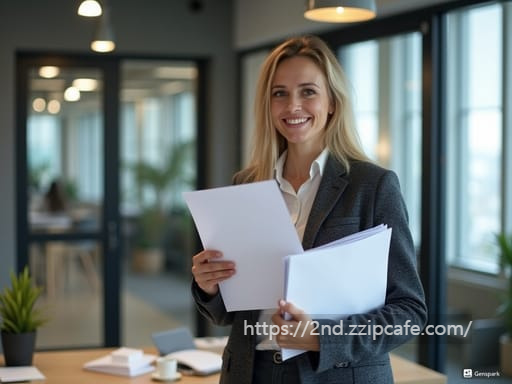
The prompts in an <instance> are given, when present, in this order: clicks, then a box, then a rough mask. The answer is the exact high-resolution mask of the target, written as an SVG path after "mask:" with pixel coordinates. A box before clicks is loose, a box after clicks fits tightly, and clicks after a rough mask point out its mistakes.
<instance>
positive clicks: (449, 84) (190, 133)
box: [0, 0, 512, 383]
mask: <svg viewBox="0 0 512 384" xmlns="http://www.w3.org/2000/svg"><path fill="white" fill-rule="evenodd" d="M78 3H79V2H78V1H76V2H75V1H69V0H46V1H40V2H34V1H30V0H23V1H17V2H7V1H2V2H0V15H1V16H2V17H3V21H2V23H1V24H0V52H1V53H2V54H1V55H0V90H1V91H0V92H1V94H2V103H0V136H1V140H0V163H1V164H2V166H1V167H0V175H1V179H2V182H1V183H0V192H1V196H2V197H3V199H2V200H1V201H0V207H1V209H0V212H2V214H1V215H0V243H1V244H2V252H1V253H0V258H1V265H2V268H1V269H0V285H1V286H4V285H5V284H7V282H8V274H9V271H10V270H13V269H15V268H20V267H21V266H23V265H25V264H29V265H30V266H31V268H32V271H33V273H34V276H35V277H36V280H37V282H38V283H39V284H41V285H42V286H43V287H44V289H45V290H44V295H43V298H42V299H43V300H42V304H43V305H45V306H46V308H48V309H49V311H50V313H51V322H50V323H49V324H48V325H46V326H45V327H43V328H41V329H40V331H39V334H38V345H37V346H38V348H39V349H55V348H75V347H94V346H101V345H130V346H141V345H147V344H150V343H151V339H150V335H151V333H152V332H156V331H161V330H165V329H169V328H174V327H178V326H183V325H185V326H188V327H190V329H191V330H192V331H193V332H194V333H195V334H197V335H203V334H224V333H225V330H223V329H218V328H214V327H211V326H208V325H207V324H206V323H205V322H204V321H202V320H201V319H200V318H199V317H198V316H197V314H196V312H195V309H194V307H193V303H192V299H191V297H190V293H189V284H190V272H189V270H190V256H191V255H192V254H194V253H195V251H196V250H197V249H199V248H200V245H199V244H198V239H197V237H196V234H195V231H194V228H193V224H192V222H191V220H190V217H189V216H188V213H187V210H186V208H185V207H184V204H183V201H182V199H181V192H182V191H184V190H190V189H197V188H207V187H215V186H221V185H227V184H229V183H230V181H231V175H232V174H233V172H234V171H236V170H237V169H238V168H239V167H241V166H242V165H243V164H244V163H245V161H246V159H247V153H248V139H249V132H250V130H251V129H252V121H253V119H252V102H253V94H254V87H255V82H256V78H257V74H258V70H259V65H260V64H261V62H262V60H263V59H264V57H265V54H266V53H267V52H268V51H269V50H270V49H271V48H272V47H273V46H274V45H275V44H276V43H278V42H280V41H281V40H282V39H283V38H285V37H288V36H289V35H293V34H299V33H306V32H312V33H316V34H318V35H320V36H321V37H323V38H324V39H325V40H326V41H328V43H329V44H330V45H331V47H332V48H333V50H334V51H335V53H336V54H337V55H338V57H339V59H340V61H341V63H342V65H343V67H344V69H345V71H346V73H347V75H348V77H349V79H350V82H351V84H352V92H353V99H354V104H355V110H356V117H357V124H358V129H359V133H360V135H361V138H362V142H363V145H364V148H365V150H366V151H367V153H368V154H369V155H370V156H371V157H372V158H373V159H374V160H375V161H376V162H378V163H379V164H382V165H384V166H386V167H389V168H391V169H393V170H395V171H396V172H397V173H398V175H399V178H400V182H401V187H402V191H403V194H404V197H405V199H406V202H407V205H408V208H409V216H410V224H411V229H412V233H413V237H414V241H415V244H416V247H417V253H418V265H419V269H420V272H421V275H422V279H423V283H424V286H425V289H426V293H427V301H428V303H429V307H430V312H431V313H430V316H431V317H430V323H431V324H450V323H453V324H464V325H466V324H467V323H468V322H469V321H470V320H473V326H472V329H471V335H472V338H471V339H470V340H462V339H460V338H447V337H435V338H430V339H428V338H425V339H423V338H420V339H417V340H414V341H412V342H411V343H409V344H407V345H405V346H403V347H401V348H399V350H398V351H397V352H398V353H400V354H401V355H403V356H405V357H407V358H409V359H411V360H415V361H419V362H421V363H422V364H426V365H429V366H431V367H433V368H435V369H439V370H444V371H445V372H446V373H447V374H448V382H450V383H452V382H457V381H458V380H462V374H461V370H462V368H468V367H469V368H478V367H494V368H496V367H497V366H498V362H497V359H498V342H497V338H498V336H499V335H500V333H502V328H501V326H500V324H499V322H498V321H496V309H497V307H498V305H499V293H500V292H501V291H503V290H504V288H505V278H504V276H503V273H502V271H500V269H499V263H498V258H497V255H498V253H497V248H496V247H495V244H494V242H493V235H494V233H496V232H498V231H502V230H503V231H506V232H508V233H511V232H512V201H511V199H512V177H511V176H510V172H507V171H506V170H510V169H511V167H512V154H511V153H512V151H511V148H512V121H511V119H512V117H511V116H512V113H511V111H512V96H511V95H512V80H511V76H510V75H509V74H508V72H507V68H510V67H511V61H512V42H511V39H510V36H512V33H511V27H510V26H511V25H512V4H511V3H510V2H509V1H422V0H421V1H420V0H417V1H411V0H407V1H405V0H401V1H399V0H382V1H377V5H378V14H379V16H378V18H377V19H376V20H374V21H370V22H367V23H363V24H354V25H333V24H320V23H315V22H310V21H306V20H304V18H303V16H302V12H303V9H304V2H303V1H302V0H282V1H279V2H275V1H271V0H264V1H250V0H216V1H213V0H196V1H189V0H173V1H165V0H154V1H152V2H150V3H147V2H146V3H144V4H143V3H142V2H141V1H137V0H123V1H121V0H110V1H109V6H110V7H109V8H110V19H111V24H112V28H113V31H114V33H115V40H116V50H115V51H114V52H112V53H108V54H92V53H91V52H90V50H89V43H90V40H91V37H92V35H93V33H94V28H95V22H94V21H93V20H89V19H85V18H83V17H80V16H78V15H77V14H76V9H77V7H78ZM261 20H265V21H266V22H265V23H264V24H263V23H262V22H261ZM49 26H52V28H49ZM44 66H57V67H59V69H60V72H59V74H58V75H56V76H55V77H53V78H45V77H43V75H41V74H40V72H39V69H40V68H41V67H44ZM77 78H87V79H92V80H94V82H93V83H94V84H95V85H94V89H89V90H84V91H82V92H81V97H80V100H78V101H75V102H71V101H66V100H65V99H64V98H63V97H64V96H63V95H62V92H63V91H64V90H65V89H66V88H67V87H68V86H70V85H72V81H73V80H75V79H77ZM36 100H38V101H37V102H36ZM52 100H57V101H58V103H59V107H58V110H57V111H56V112H55V109H54V110H53V112H52V107H51V105H53V108H56V107H55V105H56V103H52V104H50V101H52ZM54 180H59V182H60V183H61V188H62V189H63V190H64V192H65V196H66V200H67V208H68V209H67V210H66V213H65V214H59V215H48V214H47V213H46V212H44V210H42V209H41V207H42V206H43V205H44V204H43V203H44V194H45V192H46V191H47V190H48V188H49V186H50V184H51V182H52V181H54ZM155 243H156V244H158V246H157V247H155V246H153V247H150V246H149V245H154V244H155ZM148 248H149V250H148ZM155 249H156V250H155ZM142 250H145V252H142ZM158 250H159V251H158ZM504 382H505V381H504Z"/></svg>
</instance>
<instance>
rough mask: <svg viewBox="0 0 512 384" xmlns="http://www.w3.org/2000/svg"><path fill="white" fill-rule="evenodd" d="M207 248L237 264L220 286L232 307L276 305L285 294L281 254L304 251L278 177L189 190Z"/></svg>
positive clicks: (188, 197) (189, 201)
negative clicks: (216, 251) (278, 182)
mask: <svg viewBox="0 0 512 384" xmlns="http://www.w3.org/2000/svg"><path fill="white" fill-rule="evenodd" d="M183 197H184V199H185V201H186V203H187V205H188V207H189V209H190V212H191V213H192V217H193V219H194V222H195V224H196V227H197V229H198V231H199V236H200V238H201V242H202V244H203V247H204V249H212V250H219V251H221V252H222V253H223V255H224V259H225V260H233V261H234V262H235V263H236V274H235V275H234V276H232V277H231V278H229V279H228V280H226V281H224V282H222V283H221V284H220V291H221V294H222V298H223V300H224V304H225V306H226V309H227V310H228V311H237V310H250V309H266V308H276V307H277V302H278V300H279V299H282V298H283V289H284V285H283V281H284V265H283V262H282V258H283V256H284V255H290V254H295V253H301V252H303V249H302V245H301V243H300V240H299V237H298V235H297V232H296V230H295V227H294V226H293V223H292V222H291V220H290V215H289V213H288V209H287V207H286V203H285V202H284V199H283V197H282V195H281V192H280V190H279V187H278V185H277V183H276V181H275V180H269V181H262V182H258V183H250V184H242V185H236V186H229V187H221V188H213V189H207V190H201V191H194V192H185V193H184V194H183Z"/></svg>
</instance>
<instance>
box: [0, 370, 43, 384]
mask: <svg viewBox="0 0 512 384" xmlns="http://www.w3.org/2000/svg"><path fill="white" fill-rule="evenodd" d="M45 379H46V378H45V377H44V375H43V374H42V373H41V371H39V369H37V368H36V367H34V366H26V367H0V383H16V382H21V381H33V380H45Z"/></svg>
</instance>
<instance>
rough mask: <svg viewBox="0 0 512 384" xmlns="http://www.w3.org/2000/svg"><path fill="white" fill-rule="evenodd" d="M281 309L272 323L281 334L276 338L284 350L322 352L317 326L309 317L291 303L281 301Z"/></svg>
mask: <svg viewBox="0 0 512 384" xmlns="http://www.w3.org/2000/svg"><path fill="white" fill-rule="evenodd" d="M278 304H279V308H278V309H277V311H276V312H275V313H274V315H273V316H272V322H273V323H274V324H275V325H277V326H278V327H279V329H280V330H281V332H280V333H279V334H278V335H277V336H276V340H277V343H278V344H279V345H280V346H281V347H282V348H291V349H303V350H309V351H318V350H320V340H319V337H318V336H319V335H318V332H317V324H316V323H315V322H314V321H313V320H312V319H311V317H310V316H309V315H307V314H306V313H304V311H303V310H302V309H300V308H298V307H296V306H295V305H293V304H292V303H290V302H286V301H284V300H280V301H279V303H278Z"/></svg>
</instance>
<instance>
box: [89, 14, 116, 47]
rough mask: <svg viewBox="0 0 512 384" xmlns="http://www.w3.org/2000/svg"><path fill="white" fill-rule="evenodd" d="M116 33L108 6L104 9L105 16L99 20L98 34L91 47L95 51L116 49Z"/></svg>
mask: <svg viewBox="0 0 512 384" xmlns="http://www.w3.org/2000/svg"><path fill="white" fill-rule="evenodd" d="M115 47H116V44H115V43H114V34H113V33H112V26H111V25H110V18H109V15H108V10H107V8H105V9H104V12H103V16H101V17H100V19H99V20H98V27H97V29H96V35H95V37H94V40H93V41H92V43H91V49H92V50H93V51H95V52H101V53H105V52H111V51H113V50H114V49H115Z"/></svg>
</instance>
